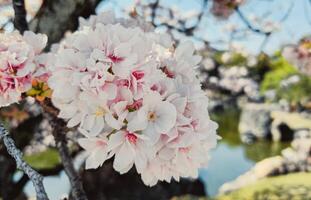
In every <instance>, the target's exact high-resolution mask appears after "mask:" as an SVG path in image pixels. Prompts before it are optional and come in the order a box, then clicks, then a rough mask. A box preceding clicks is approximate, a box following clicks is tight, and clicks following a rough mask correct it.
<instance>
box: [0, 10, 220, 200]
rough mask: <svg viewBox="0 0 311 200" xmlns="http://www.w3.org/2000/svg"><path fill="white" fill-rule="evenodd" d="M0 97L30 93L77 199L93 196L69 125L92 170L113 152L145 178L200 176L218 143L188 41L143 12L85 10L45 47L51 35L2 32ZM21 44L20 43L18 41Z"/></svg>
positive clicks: (124, 167) (12, 99) (119, 166)
mask: <svg viewBox="0 0 311 200" xmlns="http://www.w3.org/2000/svg"><path fill="white" fill-rule="evenodd" d="M0 38H1V42H2V44H3V45H2V46H1V63H3V68H1V69H0V72H1V77H2V79H0V86H1V87H0V92H1V96H0V106H8V105H10V104H12V103H16V102H20V101H21V100H22V99H23V98H24V97H26V96H27V97H33V98H35V99H36V100H37V101H38V102H40V104H39V105H41V106H42V108H43V109H42V110H43V112H44V116H45V118H47V119H48V120H49V121H50V123H51V125H52V128H53V131H52V134H53V136H54V138H55V141H56V146H57V147H58V150H59V152H60V155H61V159H62V163H63V165H64V170H65V172H66V174H67V175H68V177H69V179H70V182H71V186H72V196H73V199H87V197H86V195H85V193H84V191H83V187H82V183H81V180H80V178H79V174H78V173H77V172H76V171H75V170H74V167H73V164H72V159H71V157H70V154H69V150H68V146H67V138H66V136H65V133H66V132H67V130H69V129H74V130H78V131H79V132H80V133H81V135H79V137H80V138H79V139H77V140H75V141H74V142H76V143H78V144H79V145H80V146H81V147H82V148H83V149H84V150H85V151H86V154H87V159H86V161H85V168H86V169H96V168H99V167H100V166H102V165H103V164H104V163H105V161H106V160H108V159H110V158H113V168H114V169H115V170H116V171H118V172H119V173H120V174H124V173H127V172H128V171H129V170H130V169H131V168H133V167H135V168H136V171H137V173H138V174H139V175H140V176H141V178H142V181H143V182H144V183H145V185H148V186H153V185H155V184H157V182H158V181H166V182H171V181H172V180H176V181H179V180H180V178H188V177H190V178H197V177H198V170H199V168H201V167H204V166H206V164H207V163H208V156H207V155H208V153H209V151H210V149H212V148H214V147H215V146H216V143H217V133H216V130H217V126H218V125H217V124H216V123H215V122H213V121H212V120H211V119H210V118H209V113H208V110H207V107H208V99H207V97H206V95H205V92H204V91H203V90H202V89H201V84H200V81H199V80H198V79H197V77H196V72H195V68H197V67H198V64H199V62H200V60H201V57H200V56H198V55H196V54H195V48H194V45H193V44H192V43H191V42H183V43H180V44H178V45H177V46H176V45H175V43H174V41H173V40H172V38H171V37H170V36H169V35H167V34H158V33H156V32H155V31H154V28H153V27H152V26H151V25H150V24H147V23H145V22H144V21H143V20H141V19H140V18H138V17H137V18H130V19H119V18H116V17H115V15H114V13H113V12H109V11H107V12H103V13H100V14H99V15H94V16H91V17H90V18H89V19H83V18H81V19H80V25H79V28H78V30H77V31H75V32H74V33H73V34H69V35H68V36H66V37H65V38H64V40H63V41H62V42H61V43H59V44H58V45H57V46H55V47H54V48H53V51H51V52H48V53H42V50H43V49H44V48H45V46H46V44H47V37H46V36H45V35H43V34H35V33H33V32H29V31H25V32H24V34H23V35H21V34H19V33H17V32H14V33H10V34H9V33H3V34H1V35H0ZM13 47H14V48H13Z"/></svg>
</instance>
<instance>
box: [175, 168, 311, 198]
mask: <svg viewBox="0 0 311 200" xmlns="http://www.w3.org/2000/svg"><path fill="white" fill-rule="evenodd" d="M171 200H311V173H294V174H288V175H283V176H277V177H270V178H265V179H262V180H259V181H257V182H256V183H254V184H251V185H249V186H247V187H244V188H242V189H240V190H237V191H234V192H232V193H229V194H227V195H221V196H218V197H215V198H209V197H195V196H191V195H186V196H182V197H173V198H172V199H171Z"/></svg>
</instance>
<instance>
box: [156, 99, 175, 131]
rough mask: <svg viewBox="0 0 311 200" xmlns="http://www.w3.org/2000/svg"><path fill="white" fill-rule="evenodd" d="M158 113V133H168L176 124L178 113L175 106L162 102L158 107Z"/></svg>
mask: <svg viewBox="0 0 311 200" xmlns="http://www.w3.org/2000/svg"><path fill="white" fill-rule="evenodd" d="M156 113H157V115H158V118H157V120H156V121H155V127H156V129H157V131H159V132H161V133H167V132H168V131H170V130H171V129H172V128H173V127H174V125H175V123H176V118H177V113H176V108H175V106H173V105H172V104H171V103H168V102H161V103H160V104H158V105H157V108H156Z"/></svg>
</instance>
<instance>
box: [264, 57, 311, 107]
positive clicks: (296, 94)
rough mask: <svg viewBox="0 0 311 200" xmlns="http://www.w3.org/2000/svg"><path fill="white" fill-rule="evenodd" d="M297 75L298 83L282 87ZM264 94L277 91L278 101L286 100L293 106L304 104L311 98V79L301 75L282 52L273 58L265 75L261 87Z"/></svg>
mask: <svg viewBox="0 0 311 200" xmlns="http://www.w3.org/2000/svg"><path fill="white" fill-rule="evenodd" d="M293 75H296V76H297V78H298V79H299V81H298V82H295V83H291V84H289V85H288V86H284V85H282V84H281V83H282V81H284V80H286V79H287V78H289V77H291V76H293ZM260 90H261V92H262V93H264V92H266V91H268V90H275V92H276V100H279V99H286V100H287V101H289V102H290V103H292V104H297V103H302V102H306V101H308V100H310V98H311V95H310V94H311V78H310V77H308V76H306V75H304V74H301V73H299V72H298V70H297V69H296V68H295V67H294V66H293V65H291V64H290V63H289V62H288V61H287V60H286V59H285V58H284V57H282V56H281V54H280V52H277V53H276V54H275V55H274V56H273V57H271V59H270V62H269V71H268V72H267V73H266V74H265V75H264V78H263V81H262V82H261V85H260Z"/></svg>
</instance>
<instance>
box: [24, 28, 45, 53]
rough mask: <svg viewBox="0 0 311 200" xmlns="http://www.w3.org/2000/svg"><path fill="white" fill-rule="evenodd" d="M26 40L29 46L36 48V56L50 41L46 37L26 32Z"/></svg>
mask: <svg viewBox="0 0 311 200" xmlns="http://www.w3.org/2000/svg"><path fill="white" fill-rule="evenodd" d="M24 39H25V41H26V42H27V43H28V44H30V45H31V46H32V47H33V48H34V50H35V53H36V54H39V53H40V52H41V51H42V50H43V49H44V47H45V46H46V43H47V41H48V38H47V36H46V35H44V34H35V33H33V32H31V31H25V32H24Z"/></svg>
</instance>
